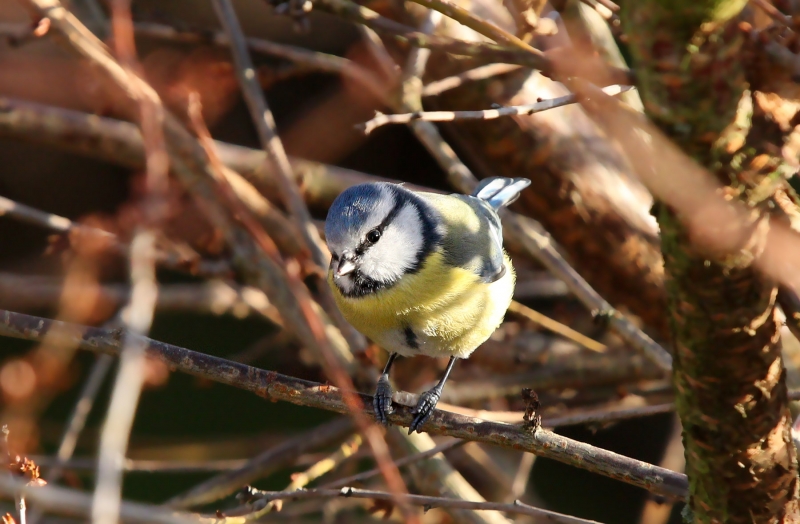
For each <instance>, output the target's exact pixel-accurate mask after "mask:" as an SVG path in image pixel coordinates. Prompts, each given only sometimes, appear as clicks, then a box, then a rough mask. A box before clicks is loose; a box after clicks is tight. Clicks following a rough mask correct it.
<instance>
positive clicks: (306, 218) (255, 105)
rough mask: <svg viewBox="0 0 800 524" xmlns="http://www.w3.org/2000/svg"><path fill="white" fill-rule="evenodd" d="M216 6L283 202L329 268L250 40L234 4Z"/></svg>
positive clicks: (219, 0)
mask: <svg viewBox="0 0 800 524" xmlns="http://www.w3.org/2000/svg"><path fill="white" fill-rule="evenodd" d="M213 4H214V10H215V11H216V13H217V17H218V18H219V20H220V22H221V23H222V26H223V27H224V29H225V35H226V36H227V39H228V41H229V45H230V49H231V54H232V55H233V60H234V63H235V64H236V74H237V77H238V78H239V84H240V85H241V88H242V94H243V95H244V99H245V102H247V107H248V108H249V109H250V114H251V116H252V119H253V122H254V123H255V127H256V131H257V132H258V137H259V140H260V141H261V147H262V149H264V151H266V153H267V158H268V159H269V162H270V163H271V164H272V166H273V168H274V169H272V170H271V171H272V172H273V173H274V174H275V176H276V177H277V179H278V182H279V188H280V190H281V196H282V198H283V202H284V204H285V205H286V207H287V209H289V214H290V215H291V217H292V218H293V219H294V220H295V221H296V223H297V225H298V227H299V228H300V231H301V232H302V235H303V238H304V240H305V244H306V247H307V248H308V250H309V252H310V253H311V258H312V260H313V261H314V262H315V263H316V264H317V265H318V266H320V267H322V268H324V267H327V262H328V260H327V256H326V253H325V250H324V249H323V248H322V247H321V246H322V241H321V240H320V238H319V234H318V233H317V229H316V227H314V225H313V223H312V221H311V214H310V213H309V212H308V208H307V207H306V204H305V202H303V199H302V197H301V196H300V193H299V192H298V190H297V186H296V185H295V183H294V175H293V174H292V166H291V164H290V163H289V158H288V157H287V156H286V151H285V150H284V148H283V143H282V142H281V140H280V137H279V136H278V133H277V130H276V127H275V118H274V117H273V116H272V111H271V110H270V108H269V105H268V104H267V100H266V98H265V97H264V93H263V92H262V91H261V86H260V85H259V84H258V79H257V78H256V74H255V68H254V67H253V62H252V60H251V59H250V54H249V52H248V46H247V40H246V39H245V36H244V33H243V32H242V28H241V26H240V25H239V20H238V18H237V16H236V11H234V9H233V4H232V3H231V2H230V0H213Z"/></svg>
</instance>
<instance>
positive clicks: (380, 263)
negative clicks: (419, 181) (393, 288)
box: [361, 204, 424, 282]
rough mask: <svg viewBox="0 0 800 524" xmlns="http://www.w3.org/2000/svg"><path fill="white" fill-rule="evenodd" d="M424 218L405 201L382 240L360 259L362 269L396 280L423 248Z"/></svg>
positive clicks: (380, 278) (411, 265)
mask: <svg viewBox="0 0 800 524" xmlns="http://www.w3.org/2000/svg"><path fill="white" fill-rule="evenodd" d="M423 245H424V240H423V238H422V220H421V218H420V216H419V211H418V210H417V208H416V207H415V206H413V205H411V204H406V205H405V206H404V207H403V208H402V209H401V210H400V212H399V213H398V214H397V216H396V217H395V218H394V220H392V222H391V223H390V224H389V226H388V227H387V228H386V229H385V230H384V231H383V235H382V236H381V239H380V240H379V241H378V242H377V243H376V244H375V245H373V246H371V247H370V248H369V249H367V251H366V252H365V253H364V255H363V256H362V258H361V272H362V273H363V274H364V275H366V276H368V277H370V278H372V279H374V280H379V281H381V282H395V281H396V280H398V279H399V278H400V277H401V276H403V274H404V273H405V272H406V271H408V270H409V269H411V268H412V267H414V265H415V264H416V263H417V256H418V254H419V253H420V251H421V250H422V247H423Z"/></svg>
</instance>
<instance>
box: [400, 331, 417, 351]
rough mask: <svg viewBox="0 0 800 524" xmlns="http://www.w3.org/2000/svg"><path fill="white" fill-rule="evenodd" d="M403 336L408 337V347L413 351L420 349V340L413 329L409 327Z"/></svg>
mask: <svg viewBox="0 0 800 524" xmlns="http://www.w3.org/2000/svg"><path fill="white" fill-rule="evenodd" d="M403 334H404V335H405V336H406V346H408V347H410V348H411V349H419V340H418V339H417V334H416V333H414V330H413V329H411V328H410V327H409V326H406V327H405V328H404V329H403Z"/></svg>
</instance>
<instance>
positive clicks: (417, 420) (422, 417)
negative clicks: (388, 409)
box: [408, 357, 458, 435]
mask: <svg viewBox="0 0 800 524" xmlns="http://www.w3.org/2000/svg"><path fill="white" fill-rule="evenodd" d="M456 360H458V358H457V357H450V362H448V363H447V369H445V370H444V375H443V376H442V378H441V380H439V382H438V383H437V384H436V385H435V386H434V387H433V388H431V389H429V390H428V391H426V392H425V393H423V394H422V395H420V396H419V402H417V407H415V408H414V411H412V412H411V413H412V414H413V415H414V420H413V421H412V422H411V425H410V426H409V427H408V434H409V435H410V434H412V433H413V432H414V431H416V432H417V433H422V432H421V431H420V430H419V429H420V428H421V427H422V425H423V424H424V423H425V422H426V421H427V420H428V417H430V416H431V413H433V410H434V408H436V404H437V403H438V402H439V398H441V396H442V389H444V383H445V382H446V381H447V377H448V376H450V371H451V370H452V369H453V365H454V364H455V363H456Z"/></svg>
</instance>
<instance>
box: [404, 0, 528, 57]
mask: <svg viewBox="0 0 800 524" xmlns="http://www.w3.org/2000/svg"><path fill="white" fill-rule="evenodd" d="M411 1H412V2H414V3H415V4H419V5H421V6H423V7H427V8H428V9H431V10H434V11H439V12H440V13H442V14H443V15H445V16H447V17H449V18H452V19H453V20H455V21H456V22H459V23H460V24H462V25H465V26H466V27H469V28H470V29H472V30H473V31H475V32H477V33H480V34H482V35H483V36H486V37H488V38H491V39H492V40H494V41H495V42H497V43H498V44H506V45H509V46H512V47H516V48H518V49H522V50H523V51H527V52H529V53H532V54H534V55H538V56H544V55H543V53H542V52H541V51H539V50H538V49H536V48H534V47H532V46H531V45H530V44H528V43H527V42H525V41H524V40H522V39H520V38H518V37H516V36H514V35H512V34H511V33H509V32H507V31H505V30H503V29H501V28H499V27H497V26H496V25H494V24H493V23H491V22H489V21H487V20H483V19H481V18H478V17H477V16H475V15H473V14H472V13H470V12H469V11H467V10H466V9H464V8H463V7H461V6H458V5H456V4H454V3H452V2H449V1H448V0H411Z"/></svg>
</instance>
